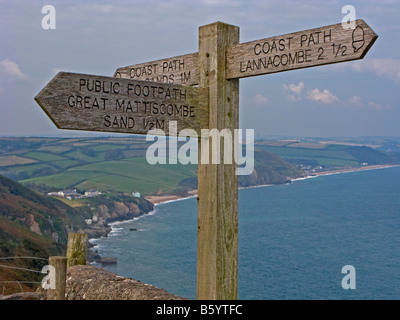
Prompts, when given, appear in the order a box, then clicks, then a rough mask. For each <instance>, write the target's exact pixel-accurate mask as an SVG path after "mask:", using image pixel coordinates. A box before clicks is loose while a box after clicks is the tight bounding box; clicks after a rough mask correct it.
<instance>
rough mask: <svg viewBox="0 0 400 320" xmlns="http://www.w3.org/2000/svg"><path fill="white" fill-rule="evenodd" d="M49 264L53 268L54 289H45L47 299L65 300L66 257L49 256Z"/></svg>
mask: <svg viewBox="0 0 400 320" xmlns="http://www.w3.org/2000/svg"><path fill="white" fill-rule="evenodd" d="M49 265H51V266H53V267H54V269H55V289H47V300H65V285H66V274H67V257H59V256H55V257H49Z"/></svg>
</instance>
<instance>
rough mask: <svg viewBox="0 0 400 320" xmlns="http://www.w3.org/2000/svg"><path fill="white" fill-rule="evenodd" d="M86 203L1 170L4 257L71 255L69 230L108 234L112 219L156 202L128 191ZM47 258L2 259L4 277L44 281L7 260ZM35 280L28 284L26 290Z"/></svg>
mask: <svg viewBox="0 0 400 320" xmlns="http://www.w3.org/2000/svg"><path fill="white" fill-rule="evenodd" d="M81 204H82V205H81V206H79V207H75V208H74V207H72V206H70V205H68V204H66V203H64V202H63V201H60V200H59V199H56V198H53V197H49V196H42V195H40V194H38V193H36V192H34V191H32V190H30V189H28V188H26V187H24V186H23V185H21V184H19V183H18V182H15V181H13V180H11V179H8V178H5V177H3V176H1V175H0V258H5V257H23V256H26V257H35V258H44V259H47V258H48V257H49V256H54V255H65V250H66V243H67V239H68V232H77V231H79V230H83V231H84V232H85V233H87V234H88V235H89V238H92V237H100V236H107V233H108V232H109V231H110V228H109V227H108V222H111V221H115V220H125V219H132V218H133V217H137V216H140V215H142V214H145V213H148V212H150V211H151V210H152V209H153V204H152V203H150V202H149V201H147V200H145V199H139V198H134V197H132V196H124V195H103V196H101V197H94V198H87V199H85V200H84V202H82V203H81ZM93 217H96V221H93V222H92V223H91V224H89V225H88V224H87V223H86V222H85V219H88V218H89V219H93ZM46 264H47V261H45V260H37V259H10V260H4V259H1V262H0V265H1V266H0V281H15V280H18V281H34V282H37V281H41V279H42V278H43V275H41V274H38V273H32V272H28V271H26V270H19V269H11V268H7V266H9V267H17V268H24V269H32V270H36V271H40V270H41V268H42V267H43V266H44V265H46ZM0 283H1V282H0ZM35 285H37V284H27V285H24V286H23V290H24V291H26V290H30V288H31V287H32V286H35ZM4 288H5V290H6V293H8V292H11V293H13V292H19V291H21V287H20V286H19V285H18V284H17V283H12V284H7V286H4Z"/></svg>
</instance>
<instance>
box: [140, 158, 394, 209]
mask: <svg viewBox="0 0 400 320" xmlns="http://www.w3.org/2000/svg"><path fill="white" fill-rule="evenodd" d="M399 166H400V165H394V164H382V165H370V166H362V167H358V168H344V169H336V170H329V171H323V172H316V173H315V174H313V175H309V176H305V177H302V178H296V179H292V180H290V181H291V182H293V181H298V180H305V179H310V178H317V177H320V176H325V175H331V174H340V173H348V172H356V171H365V170H377V169H385V168H392V167H399ZM269 186H274V184H265V185H254V186H250V187H239V189H250V188H261V187H269ZM188 193H189V196H186V197H182V196H176V195H164V196H148V197H145V199H147V200H149V201H150V202H152V203H153V204H154V205H159V204H163V203H166V202H170V201H178V200H183V199H188V198H192V197H195V196H197V190H191V191H189V192H188Z"/></svg>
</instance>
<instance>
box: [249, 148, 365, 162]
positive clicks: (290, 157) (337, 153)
mask: <svg viewBox="0 0 400 320" xmlns="http://www.w3.org/2000/svg"><path fill="white" fill-rule="evenodd" d="M256 148H258V149H261V150H265V151H268V152H271V153H273V154H275V155H277V156H279V157H282V158H283V159H285V160H287V161H289V162H296V160H298V161H300V160H304V161H307V160H308V161H316V162H317V164H318V165H320V166H328V167H357V166H360V165H361V162H360V159H358V158H356V157H354V156H353V155H352V154H350V153H349V152H348V149H349V147H348V146H343V145H340V146H338V145H329V146H327V147H326V148H323V149H311V148H296V147H286V146H283V147H274V146H265V145H256Z"/></svg>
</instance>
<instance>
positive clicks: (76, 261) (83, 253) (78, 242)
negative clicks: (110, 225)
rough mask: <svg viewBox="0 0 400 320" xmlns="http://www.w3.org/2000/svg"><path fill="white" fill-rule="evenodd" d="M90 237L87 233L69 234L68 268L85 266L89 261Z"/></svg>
mask: <svg viewBox="0 0 400 320" xmlns="http://www.w3.org/2000/svg"><path fill="white" fill-rule="evenodd" d="M87 245H88V235H87V234H85V233H75V232H69V233H68V241H67V259H68V261H67V265H68V267H73V266H79V265H85V264H86V261H87V258H86V257H87Z"/></svg>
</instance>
